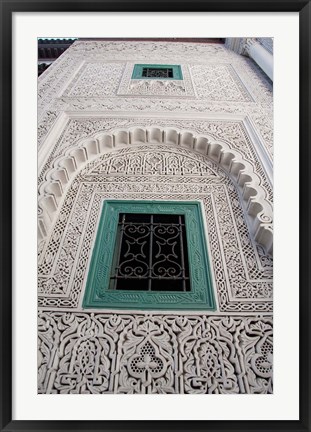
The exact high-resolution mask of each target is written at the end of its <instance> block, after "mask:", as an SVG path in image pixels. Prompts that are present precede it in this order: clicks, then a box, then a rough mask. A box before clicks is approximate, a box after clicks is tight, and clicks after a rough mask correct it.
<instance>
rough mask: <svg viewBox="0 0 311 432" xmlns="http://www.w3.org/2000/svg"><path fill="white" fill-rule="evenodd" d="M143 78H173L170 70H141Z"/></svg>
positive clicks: (145, 68)
mask: <svg viewBox="0 0 311 432" xmlns="http://www.w3.org/2000/svg"><path fill="white" fill-rule="evenodd" d="M142 76H143V77H144V78H173V69H172V68H147V67H144V68H143V72H142Z"/></svg>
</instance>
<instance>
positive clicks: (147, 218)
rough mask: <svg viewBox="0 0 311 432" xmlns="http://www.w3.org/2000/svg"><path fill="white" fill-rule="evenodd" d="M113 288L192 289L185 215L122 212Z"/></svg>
mask: <svg viewBox="0 0 311 432" xmlns="http://www.w3.org/2000/svg"><path fill="white" fill-rule="evenodd" d="M112 268H113V270H112V275H111V278H110V286H109V289H116V290H144V291H190V279H189V263H188V253H187V242H186V230H185V218H184V216H183V215H163V214H161V215H159V214H154V215H152V214H133V213H121V214H120V216H119V223H118V232H117V238H116V247H115V254H114V260H113V267H112Z"/></svg>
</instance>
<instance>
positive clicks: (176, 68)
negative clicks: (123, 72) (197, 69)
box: [132, 64, 183, 80]
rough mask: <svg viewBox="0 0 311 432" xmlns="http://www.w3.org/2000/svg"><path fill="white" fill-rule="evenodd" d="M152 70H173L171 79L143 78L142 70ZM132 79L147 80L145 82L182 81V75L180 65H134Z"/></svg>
mask: <svg viewBox="0 0 311 432" xmlns="http://www.w3.org/2000/svg"><path fill="white" fill-rule="evenodd" d="M146 67H147V68H154V69H162V68H171V69H173V77H172V78H169V77H167V78H157V77H154V78H151V77H148V78H147V77H143V76H142V75H143V68H146ZM132 79H147V80H182V79H183V75H182V71H181V66H180V65H166V64H165V65H162V64H136V65H134V69H133V73H132Z"/></svg>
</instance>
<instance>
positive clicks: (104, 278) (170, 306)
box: [82, 200, 216, 311]
mask: <svg viewBox="0 0 311 432" xmlns="http://www.w3.org/2000/svg"><path fill="white" fill-rule="evenodd" d="M124 213H126V214H137V215H142V214H150V215H178V216H180V215H182V217H183V221H184V224H185V233H186V242H187V259H188V263H189V278H190V287H191V288H190V290H188V291H176V290H172V291H169V290H165V291H152V290H148V286H147V283H146V290H142V289H141V288H140V289H137V290H135V288H134V289H133V287H131V289H117V290H115V289H111V286H112V285H111V275H112V274H113V272H114V268H115V264H116V262H115V259H116V258H115V257H116V253H115V251H116V248H118V245H117V244H116V243H118V242H117V240H118V229H119V228H118V227H119V225H120V222H119V221H120V215H122V214H124ZM129 283H133V284H135V282H133V281H132V282H130V281H129ZM82 306H83V308H96V309H135V310H185V311H187V310H206V311H214V310H215V309H216V303H215V298H214V292H213V288H212V277H211V271H210V265H209V260H208V252H207V244H206V238H205V234H204V223H203V216H202V210H201V204H200V203H199V202H196V201H189V202H188V201H187V202H181V201H139V200H137V201H136V200H135V201H126V200H124V201H123V200H122V201H121V200H105V201H104V203H103V208H102V212H101V216H100V221H99V226H98V230H97V235H96V239H95V245H94V249H93V253H92V257H91V263H90V268H89V272H88V277H87V283H86V288H85V294H84V298H83V304H82Z"/></svg>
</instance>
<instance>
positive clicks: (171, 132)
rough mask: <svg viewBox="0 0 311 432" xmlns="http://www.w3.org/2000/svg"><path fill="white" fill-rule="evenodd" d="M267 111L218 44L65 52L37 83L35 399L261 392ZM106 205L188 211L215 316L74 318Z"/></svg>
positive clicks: (242, 64) (265, 96) (259, 81)
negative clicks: (201, 244)
mask: <svg viewBox="0 0 311 432" xmlns="http://www.w3.org/2000/svg"><path fill="white" fill-rule="evenodd" d="M138 63H144V64H161V63H162V64H179V65H181V68H182V73H183V80H180V81H177V80H171V81H167V82H163V81H162V82H161V81H157V80H153V81H151V80H150V81H148V80H132V79H131V76H132V70H133V66H134V64H138ZM272 103H273V98H272V85H271V81H270V80H269V79H268V78H267V77H266V76H265V75H264V74H263V73H262V72H261V70H260V69H259V68H258V66H257V65H256V64H255V63H254V62H253V61H252V60H251V59H249V58H246V57H243V56H241V55H239V54H237V53H235V52H233V51H230V50H228V49H227V48H226V47H225V46H224V45H221V44H199V43H169V42H121V41H120V42H104V41H102V42H101V41H96V42H95V41H88V42H83V41H78V42H75V43H74V44H73V45H72V46H71V47H70V48H69V49H68V50H67V51H66V52H65V53H64V54H63V55H62V56H61V57H60V58H59V59H58V60H57V61H55V63H54V64H53V65H52V66H51V67H50V68H49V69H48V70H47V71H45V72H44V73H43V74H42V75H41V77H40V78H39V86H38V108H39V120H38V149H39V155H38V161H39V172H38V191H39V198H38V203H39V216H38V226H39V227H38V232H39V235H38V237H39V247H38V251H39V262H38V263H39V264H38V282H39V286H38V304H39V321H38V327H39V328H38V336H39V374H38V388H39V390H38V391H39V392H40V393H271V392H272V391H273V390H272V351H273V345H272V334H273V331H272V250H273V232H272V225H273V210H272V202H273V189H272V178H273V175H272V174H273V173H272V166H273V163H272V155H273V119H272V113H273V104H272ZM106 198H118V199H131V200H134V199H146V200H163V199H165V200H182V201H188V200H196V201H200V202H201V203H202V206H203V207H202V208H203V210H204V217H205V231H206V236H207V241H208V245H207V246H208V251H209V256H210V262H211V270H212V275H213V285H214V287H215V296H216V302H217V310H216V311H215V312H202V311H200V312H198V311H193V312H189V311H188V312H182V311H180V312H176V311H175V312H172V311H165V312H164V311H156V310H154V311H141V310H139V305H137V311H136V310H134V311H133V310H131V311H116V310H103V311H100V310H89V309H88V310H84V309H83V308H82V298H83V295H84V290H85V284H86V277H87V272H88V268H89V264H90V258H91V253H92V247H93V245H94V240H95V236H96V229H97V223H98V220H99V216H100V209H101V205H102V202H103V200H105V199H106ZM137 358H139V359H140V363H139V364H140V367H134V365H135V364H137ZM134 360H135V361H134ZM135 362H136V363H135Z"/></svg>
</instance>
